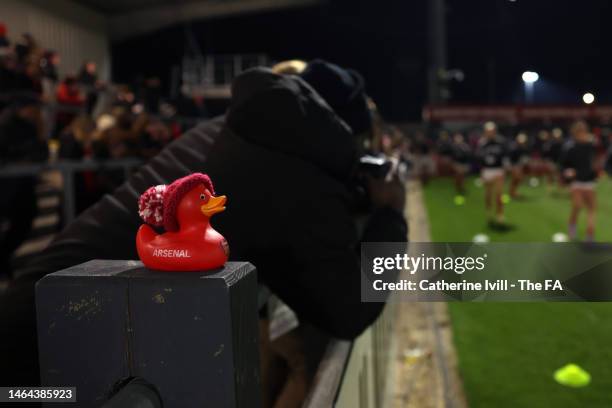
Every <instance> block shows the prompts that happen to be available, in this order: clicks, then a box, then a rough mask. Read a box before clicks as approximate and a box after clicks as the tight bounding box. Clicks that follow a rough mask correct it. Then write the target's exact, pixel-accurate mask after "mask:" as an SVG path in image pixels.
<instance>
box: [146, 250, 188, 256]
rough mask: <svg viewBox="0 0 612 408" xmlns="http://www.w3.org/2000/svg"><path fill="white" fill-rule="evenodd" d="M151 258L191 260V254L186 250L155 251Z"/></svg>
mask: <svg viewBox="0 0 612 408" xmlns="http://www.w3.org/2000/svg"><path fill="white" fill-rule="evenodd" d="M153 256H156V257H159V258H191V254H190V253H189V251H188V250H186V249H155V250H154V251H153Z"/></svg>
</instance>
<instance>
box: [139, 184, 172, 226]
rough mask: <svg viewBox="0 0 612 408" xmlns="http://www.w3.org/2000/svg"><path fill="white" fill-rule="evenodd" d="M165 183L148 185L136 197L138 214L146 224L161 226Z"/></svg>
mask: <svg viewBox="0 0 612 408" xmlns="http://www.w3.org/2000/svg"><path fill="white" fill-rule="evenodd" d="M165 192H166V185H165V184H160V185H157V186H153V187H149V188H148V189H147V191H145V192H144V193H142V195H141V196H140V198H139V199H138V215H140V218H142V220H143V221H144V222H146V223H147V224H150V225H153V226H155V227H161V226H162V225H163V224H164V217H163V214H164V193H165Z"/></svg>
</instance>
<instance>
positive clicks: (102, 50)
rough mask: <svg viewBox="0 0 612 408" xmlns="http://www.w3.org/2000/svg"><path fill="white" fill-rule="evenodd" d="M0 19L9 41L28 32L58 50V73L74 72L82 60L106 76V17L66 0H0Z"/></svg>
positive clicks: (101, 76) (108, 58)
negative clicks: (59, 61) (93, 65)
mask: <svg viewBox="0 0 612 408" xmlns="http://www.w3.org/2000/svg"><path fill="white" fill-rule="evenodd" d="M0 21H2V22H4V23H5V24H6V26H7V29H8V36H9V38H10V39H11V41H14V40H16V39H17V38H18V37H19V36H20V35H21V34H22V33H24V32H29V33H31V34H32V35H33V36H34V38H36V40H37V41H38V42H39V44H40V45H41V46H42V47H43V48H46V49H53V50H56V51H58V52H59V53H60V56H61V59H62V62H61V66H60V75H61V76H64V75H66V74H76V73H77V72H78V70H79V69H80V67H81V65H82V63H83V61H85V60H93V61H95V62H96V63H97V64H98V71H99V75H100V78H101V79H104V80H109V79H110V69H111V57H110V46H109V39H108V27H107V25H108V24H107V20H106V18H105V17H104V16H103V15H101V14H98V13H96V12H94V11H91V10H89V9H87V8H84V7H82V6H80V5H78V4H77V3H74V2H72V1H70V0H52V1H47V0H0Z"/></svg>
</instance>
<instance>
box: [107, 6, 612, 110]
mask: <svg viewBox="0 0 612 408" xmlns="http://www.w3.org/2000/svg"><path fill="white" fill-rule="evenodd" d="M446 18H447V36H446V37H447V42H448V68H458V69H461V70H462V71H463V72H464V73H465V80H464V81H463V82H461V83H458V82H452V83H450V84H448V87H449V90H450V92H451V97H450V99H449V102H450V103H521V102H522V101H523V98H524V95H523V84H522V81H521V74H522V72H523V71H525V70H533V71H536V72H538V73H539V74H540V81H539V82H537V84H536V88H535V96H534V102H535V103H566V104H579V103H581V96H582V94H583V93H584V92H587V91H590V92H593V93H594V94H595V95H596V98H597V102H598V103H605V102H612V92H611V90H610V87H609V85H608V84H609V76H610V73H611V72H612V71H611V69H610V68H611V67H610V65H611V61H610V56H609V53H610V51H609V50H610V40H611V39H612V28H610V27H608V22H609V21H610V20H611V19H612V2H610V1H609V0H583V1H559V0H557V1H555V0H516V1H510V0H447V12H446ZM427 21H428V15H427V1H426V0H415V1H409V0H331V1H328V2H327V3H325V4H322V5H320V6H312V7H305V8H299V9H289V10H284V11H275V12H271V13H263V14H248V15H243V16H237V17H232V18H223V19H216V20H204V21H193V22H191V23H190V24H181V25H178V26H174V27H169V28H167V29H164V30H161V31H158V32H156V33H153V34H148V35H147V36H143V37H139V38H133V39H130V40H128V41H125V42H122V43H117V44H114V46H113V61H114V66H113V75H114V78H115V79H116V80H117V81H124V80H128V79H131V78H134V77H135V76H137V75H146V76H150V75H156V76H159V77H161V78H162V80H164V83H165V84H166V85H168V78H169V75H170V69H171V67H172V65H175V64H177V63H178V62H180V60H181V58H182V56H183V55H184V54H185V53H186V52H189V47H188V46H187V43H188V42H187V40H186V38H187V36H186V33H187V32H189V30H191V31H190V32H191V33H193V35H194V37H195V38H196V39H197V41H198V45H199V46H200V48H201V52H202V53H203V54H204V55H206V54H230V53H265V54H267V55H268V56H269V57H271V58H272V59H273V60H284V59H289V58H302V59H307V60H308V59H312V58H316V57H319V58H324V59H328V60H330V61H333V62H336V63H338V64H341V65H344V66H348V67H352V68H355V69H357V70H359V71H360V72H361V73H362V74H363V75H364V77H365V78H366V81H367V88H368V91H369V93H370V94H371V95H372V96H373V97H374V98H375V100H376V101H377V102H378V104H379V105H380V108H381V110H382V112H383V114H384V115H385V116H386V117H387V118H388V119H390V120H415V119H418V118H419V117H420V112H421V107H422V105H423V104H424V103H426V96H427V89H426V73H427V56H428V27H427Z"/></svg>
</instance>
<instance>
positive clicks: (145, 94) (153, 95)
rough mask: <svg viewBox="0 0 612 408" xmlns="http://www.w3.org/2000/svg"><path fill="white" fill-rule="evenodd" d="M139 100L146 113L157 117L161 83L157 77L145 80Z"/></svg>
mask: <svg viewBox="0 0 612 408" xmlns="http://www.w3.org/2000/svg"><path fill="white" fill-rule="evenodd" d="M141 93H142V94H141V98H140V99H141V100H142V102H143V104H144V109H145V111H146V112H149V113H152V114H154V115H157V114H158V113H159V105H160V103H161V97H162V95H161V81H160V80H159V78H157V77H153V78H147V79H146V80H145V81H144V84H143V86H142V89H141Z"/></svg>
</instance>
